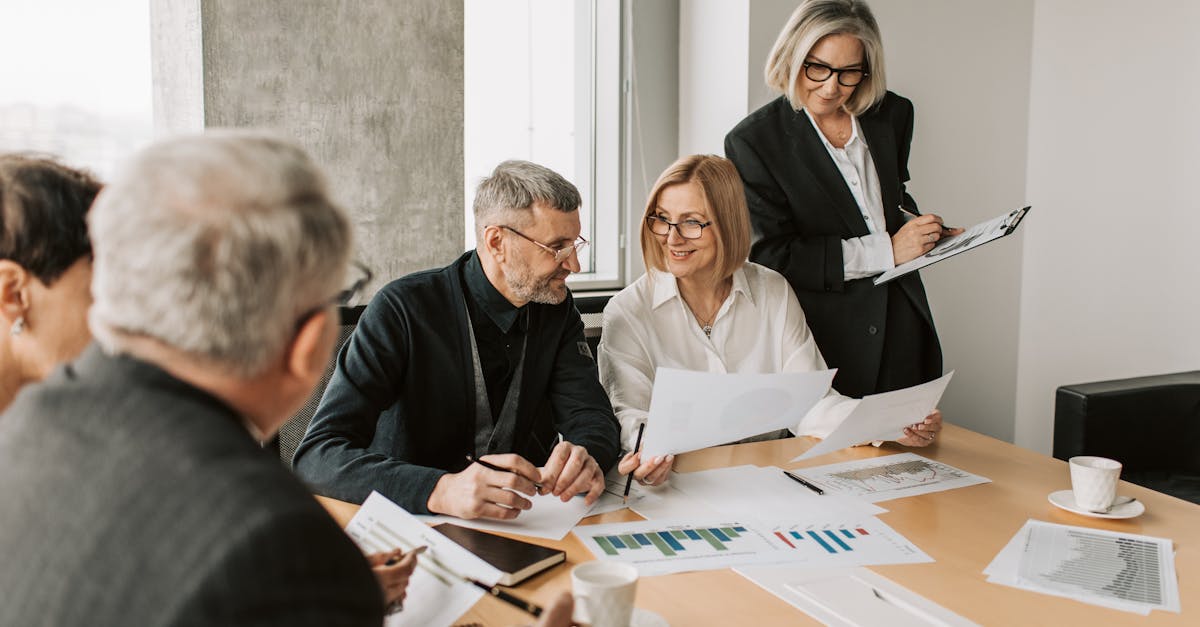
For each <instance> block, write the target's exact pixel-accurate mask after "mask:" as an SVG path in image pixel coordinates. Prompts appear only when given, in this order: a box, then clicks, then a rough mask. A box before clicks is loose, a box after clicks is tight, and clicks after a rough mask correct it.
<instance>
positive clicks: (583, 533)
mask: <svg viewBox="0 0 1200 627" xmlns="http://www.w3.org/2000/svg"><path fill="white" fill-rule="evenodd" d="M575 534H576V535H578V536H579V537H580V539H581V540H583V543H584V544H585V545H586V546H587V547H588V549H589V550H591V551H592V553H593V554H594V555H595V556H596V557H597V558H598V559H612V560H618V561H624V562H628V563H631V564H633V565H635V566H636V567H637V568H638V571H639V572H641V573H642V574H644V575H661V574H666V573H674V572H683V571H688V570H705V569H716V568H729V567H731V566H738V565H747V564H771V563H781V562H787V563H792V564H797V565H800V566H802V567H805V568H824V567H833V566H863V565H871V564H904V563H917V562H931V561H933V560H932V559H931V558H930V557H929V556H928V555H926V554H925V553H924V552H922V551H921V550H920V549H919V548H917V547H916V546H915V545H913V544H912V543H911V542H909V541H908V540H907V539H905V538H904V537H903V536H901V535H900V534H899V533H897V532H896V531H895V530H893V529H892V528H890V527H888V526H887V525H886V524H884V523H883V522H882V521H880V520H879V519H877V518H874V517H868V518H866V519H863V520H861V521H860V522H854V523H847V522H831V523H821V524H814V523H798V524H794V525H788V524H784V525H776V526H758V525H755V524H740V523H718V524H695V523H692V524H687V523H679V524H670V523H664V522H663V521H657V520H656V521H643V522H635V523H616V524H611V525H588V526H583V527H578V528H576V529H575Z"/></svg>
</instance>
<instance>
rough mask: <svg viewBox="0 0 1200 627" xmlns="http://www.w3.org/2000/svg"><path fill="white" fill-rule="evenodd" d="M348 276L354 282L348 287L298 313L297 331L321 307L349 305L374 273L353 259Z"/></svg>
mask: <svg viewBox="0 0 1200 627" xmlns="http://www.w3.org/2000/svg"><path fill="white" fill-rule="evenodd" d="M350 276H351V277H353V278H354V282H353V283H351V284H350V285H349V287H346V288H345V289H343V290H341V291H339V292H338V293H337V294H335V295H334V296H333V298H330V299H329V300H327V301H325V302H323V303H321V304H320V305H317V306H316V307H313V308H312V309H309V310H308V311H306V312H304V313H303V314H301V315H300V318H299V319H298V320H296V330H297V331H299V330H300V327H303V326H304V324H305V323H306V322H308V320H309V318H312V317H313V316H315V315H317V313H318V312H320V311H321V310H322V309H325V308H326V307H329V306H331V305H337V306H339V307H341V306H344V305H349V304H350V303H351V302H352V301H353V300H354V297H356V296H358V294H359V292H362V289H363V288H364V287H366V285H367V284H368V283H370V282H371V279H372V278H373V277H374V276H375V275H374V274H372V272H371V269H370V268H368V267H367V266H366V265H365V264H363V263H361V262H358V261H353V262H351V263H350Z"/></svg>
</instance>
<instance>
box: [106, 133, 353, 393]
mask: <svg viewBox="0 0 1200 627" xmlns="http://www.w3.org/2000/svg"><path fill="white" fill-rule="evenodd" d="M88 224H89V228H90V232H91V237H92V245H93V249H94V251H95V266H94V270H93V279H92V292H93V296H94V298H95V302H94V304H93V306H92V309H91V312H90V314H89V323H90V327H91V330H92V333H93V334H94V335H95V336H96V339H97V341H98V342H100V344H101V345H102V346H103V347H104V348H105V349H106V350H108V351H110V352H114V353H120V352H126V349H127V347H128V343H129V340H130V339H131V338H136V337H149V338H153V339H155V340H158V341H160V342H162V343H164V344H166V345H168V346H170V347H172V348H174V349H176V350H180V351H183V352H185V353H188V354H192V355H195V356H198V357H201V358H203V359H205V360H207V361H211V362H215V363H219V364H221V365H223V366H226V367H228V368H230V369H231V370H232V371H234V372H235V373H236V374H238V375H241V376H250V375H253V374H257V373H259V372H261V371H262V370H263V369H264V368H266V367H267V365H268V364H269V363H270V362H271V361H272V360H274V359H277V358H278V357H279V356H280V354H281V352H282V351H283V350H284V349H285V347H286V346H287V344H288V342H290V341H291V339H292V338H293V337H294V335H295V333H296V325H297V324H298V322H299V321H300V319H301V317H302V316H304V314H305V313H307V312H311V311H313V310H314V309H317V308H320V307H322V306H325V305H326V304H328V303H330V302H331V299H332V298H333V297H334V295H335V294H336V293H337V292H338V290H339V288H340V287H342V285H341V284H342V282H343V281H344V280H345V277H346V272H347V265H348V263H349V259H350V254H351V248H352V229H351V225H350V221H349V219H348V218H347V217H346V214H345V212H344V211H343V210H342V209H341V208H339V207H338V206H337V205H336V204H335V203H334V202H333V201H332V200H331V199H330V198H329V195H328V193H327V191H326V186H325V178H324V176H323V175H322V174H321V172H320V170H319V169H318V168H317V166H316V165H315V164H314V163H313V162H312V160H311V159H310V158H309V157H308V155H307V154H305V152H304V151H303V150H301V149H300V148H298V147H296V146H294V145H292V144H290V143H288V142H286V141H284V140H281V139H279V138H276V137H272V136H270V135H265V134H262V133H259V132H252V131H229V130H226V131H210V132H208V133H205V134H203V135H196V136H188V137H180V138H176V139H170V140H167V141H163V142H160V143H157V144H154V145H152V146H150V147H148V148H146V149H144V150H142V151H141V152H139V153H138V154H137V155H135V156H134V157H133V158H132V159H131V160H130V162H129V163H128V164H126V166H125V168H124V171H123V172H122V173H121V174H120V175H119V177H118V178H117V179H116V180H115V181H114V182H113V183H112V184H110V185H109V186H107V187H106V188H105V189H104V190H103V192H102V193H101V194H100V196H99V197H98V199H97V201H96V204H95V206H94V207H93V208H92V210H91V212H90V214H89V219H88Z"/></svg>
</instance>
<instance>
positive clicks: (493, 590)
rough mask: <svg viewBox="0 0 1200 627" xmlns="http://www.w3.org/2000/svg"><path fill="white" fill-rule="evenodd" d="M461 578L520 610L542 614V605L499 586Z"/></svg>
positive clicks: (536, 614) (537, 614)
mask: <svg viewBox="0 0 1200 627" xmlns="http://www.w3.org/2000/svg"><path fill="white" fill-rule="evenodd" d="M463 579H465V580H467V581H469V582H471V583H472V584H474V585H475V586H476V587H477V588H480V589H482V590H484V591H486V592H487V593H488V594H490V595H492V596H494V597H496V598H497V599H500V600H501V601H504V602H505V603H507V604H509V605H511V606H513V607H515V608H517V609H519V610H521V611H522V612H528V613H530V614H532V615H534V616H541V615H542V607H541V606H540V605H538V604H536V603H533V602H531V601H526V600H524V599H522V598H520V597H517V596H514V595H512V594H509V593H507V592H505V591H503V590H501V589H500V587H499V586H489V585H487V584H486V583H483V582H482V581H479V580H477V579H471V578H469V577H463Z"/></svg>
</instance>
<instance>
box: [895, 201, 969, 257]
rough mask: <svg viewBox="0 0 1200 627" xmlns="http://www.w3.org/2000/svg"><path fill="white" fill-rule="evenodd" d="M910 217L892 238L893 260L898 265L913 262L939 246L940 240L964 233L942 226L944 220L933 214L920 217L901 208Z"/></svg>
mask: <svg viewBox="0 0 1200 627" xmlns="http://www.w3.org/2000/svg"><path fill="white" fill-rule="evenodd" d="M900 211H902V212H903V213H905V214H906V215H908V216H913V217H911V218H909V219H908V221H907V222H905V223H904V226H902V227H900V230H899V231H896V234H895V235H893V236H892V260H893V262H894V263H895V264H896V265H900V264H902V263H904V262H906V261H912V260H913V259H916V258H917V257H920V256H921V255H924V254H925V253H927V252H929V251H930V250H932V249H933V247H934V246H936V245H937V242H938V240H940V239H942V238H943V237H948V236H950V235H958V234H959V233H962V232H963V229H960V228H948V227H946V226H944V225H943V224H942V218H941V217H940V216H937V215H934V214H932V213H929V214H925V215H923V216H918V215H916V214H915V213H913V212H912V211H909V210H908V209H905V208H903V207H901V208H900Z"/></svg>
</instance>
